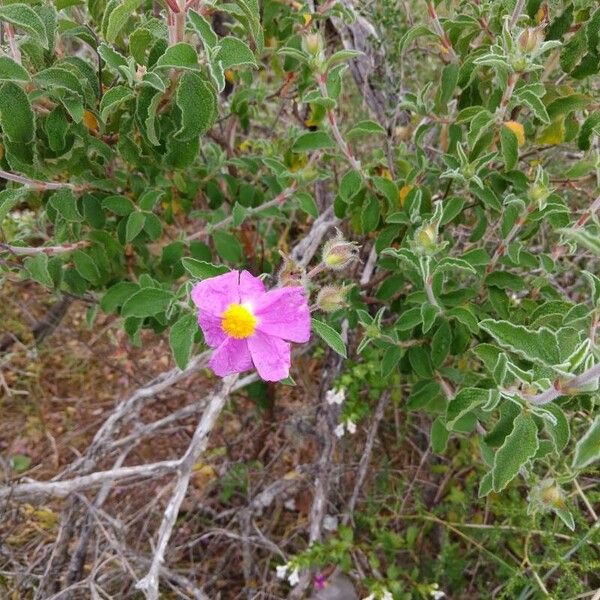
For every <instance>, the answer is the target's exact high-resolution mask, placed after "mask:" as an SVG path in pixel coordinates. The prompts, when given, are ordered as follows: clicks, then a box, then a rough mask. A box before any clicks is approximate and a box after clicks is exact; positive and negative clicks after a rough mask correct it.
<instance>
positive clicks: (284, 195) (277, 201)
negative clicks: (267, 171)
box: [187, 152, 321, 242]
mask: <svg viewBox="0 0 600 600" xmlns="http://www.w3.org/2000/svg"><path fill="white" fill-rule="evenodd" d="M320 157H321V153H320V152H315V153H314V154H312V155H311V157H310V159H309V160H308V162H307V163H306V166H305V167H304V168H305V169H306V168H308V167H311V166H312V165H313V164H314V163H315V162H316V161H317V160H318V159H319V158H320ZM297 189H298V180H297V179H294V180H293V181H292V183H291V184H290V185H289V186H288V187H287V188H285V189H284V190H282V191H281V192H279V194H277V196H275V198H273V199H272V200H269V201H268V202H264V203H263V204H261V205H260V206H254V207H251V208H247V209H246V215H247V216H252V215H255V214H257V213H259V212H261V211H263V210H266V209H267V208H272V207H273V206H281V205H282V204H283V203H284V202H285V201H286V200H288V199H289V198H290V197H291V196H293V195H294V193H295V192H296V190H297ZM232 221H233V215H229V216H227V217H225V218H224V219H221V220H220V221H217V222H216V223H214V224H211V225H207V226H206V227H204V228H203V229H201V230H200V231H198V232H196V233H193V234H192V235H190V236H188V238H187V241H188V242H189V241H191V240H197V239H198V238H202V237H204V236H205V235H209V234H210V233H212V232H213V231H214V230H215V229H222V228H223V227H227V225H229V224H230V223H231V222H232Z"/></svg>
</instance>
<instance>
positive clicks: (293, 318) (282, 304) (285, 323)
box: [254, 287, 310, 343]
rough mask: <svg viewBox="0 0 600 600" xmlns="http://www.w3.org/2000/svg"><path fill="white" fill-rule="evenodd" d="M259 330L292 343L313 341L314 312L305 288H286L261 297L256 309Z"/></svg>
mask: <svg viewBox="0 0 600 600" xmlns="http://www.w3.org/2000/svg"><path fill="white" fill-rule="evenodd" d="M254 314H255V315H256V316H257V317H258V325H257V330H259V331H262V332H263V333H267V334H269V335H274V336H276V337H279V338H281V339H284V340H288V341H290V342H299V343H304V342H308V340H309V338H310V310H309V308H308V302H307V300H306V292H305V291H304V288H303V287H284V288H278V289H276V290H271V291H270V292H267V293H266V294H264V295H263V296H261V297H260V298H259V299H258V300H257V301H256V304H255V306H254Z"/></svg>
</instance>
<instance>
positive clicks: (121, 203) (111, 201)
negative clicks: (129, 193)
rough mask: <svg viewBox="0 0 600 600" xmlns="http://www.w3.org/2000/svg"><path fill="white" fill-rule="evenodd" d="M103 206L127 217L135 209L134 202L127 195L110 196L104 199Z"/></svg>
mask: <svg viewBox="0 0 600 600" xmlns="http://www.w3.org/2000/svg"><path fill="white" fill-rule="evenodd" d="M102 208H105V209H106V210H110V211H111V212H114V213H115V214H117V215H120V216H121V217H126V216H127V215H128V214H129V213H131V212H133V211H134V210H135V206H134V205H133V202H132V201H131V200H130V199H129V198H126V197H125V196H109V197H108V198H104V200H103V201H102Z"/></svg>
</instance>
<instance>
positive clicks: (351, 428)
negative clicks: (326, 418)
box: [346, 419, 387, 600]
mask: <svg viewBox="0 0 600 600" xmlns="http://www.w3.org/2000/svg"><path fill="white" fill-rule="evenodd" d="M346 429H347V430H348V433H356V423H355V422H354V421H352V419H348V420H347V421H346ZM384 600H387V598H385V599H384Z"/></svg>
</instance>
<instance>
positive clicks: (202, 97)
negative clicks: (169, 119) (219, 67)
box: [175, 72, 217, 141]
mask: <svg viewBox="0 0 600 600" xmlns="http://www.w3.org/2000/svg"><path fill="white" fill-rule="evenodd" d="M175 100H176V102H177V106H178V107H179V109H180V111H181V128H180V129H179V131H177V133H175V138H176V139H177V140H180V141H186V140H191V139H192V138H197V137H198V136H199V135H201V134H203V133H205V132H206V131H208V130H209V129H210V128H211V127H212V126H213V124H214V122H215V120H216V118H217V97H216V94H215V92H214V90H213V88H212V86H211V85H210V84H209V83H208V82H207V81H206V80H205V79H203V78H202V77H201V76H200V75H198V74H197V73H191V72H187V73H184V74H183V75H182V76H181V78H180V80H179V84H178V86H177V93H176V97H175Z"/></svg>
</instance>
